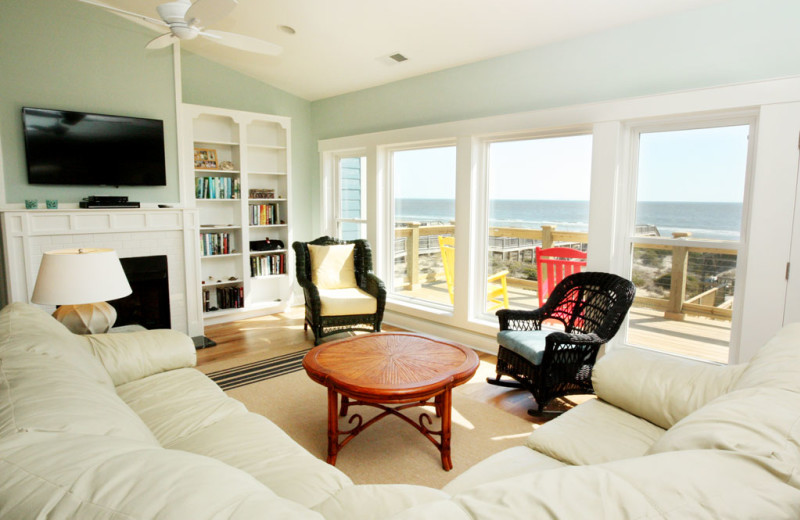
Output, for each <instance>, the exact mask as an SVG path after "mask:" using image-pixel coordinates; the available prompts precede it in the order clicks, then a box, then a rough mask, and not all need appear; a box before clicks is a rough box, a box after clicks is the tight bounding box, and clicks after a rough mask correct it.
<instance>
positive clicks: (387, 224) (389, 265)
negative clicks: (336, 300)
mask: <svg viewBox="0 0 800 520" xmlns="http://www.w3.org/2000/svg"><path fill="white" fill-rule="evenodd" d="M448 147H453V148H455V152H456V165H455V168H456V186H455V190H454V191H455V206H456V208H458V189H457V185H458V153H459V150H458V143H457V140H456V139H455V138H441V139H435V140H429V141H416V142H408V143H396V144H391V145H387V146H381V147H379V153H380V154H381V156H382V159H383V163H384V167H383V171H384V179H383V180H384V182H383V186H384V188H385V189H384V190H382V193H381V194H380V195H381V196H382V197H381V201H380V207H381V208H382V210H381V211H382V213H383V219H382V220H383V222H384V226H383V227H382V233H381V234H382V235H383V237H384V240H383V241H382V250H381V251H380V253H378V255H377V256H378V257H379V258H380V259H381V260H382V261H381V269H380V272H381V273H382V274H383V280H384V284H386V301H387V304H400V305H403V306H408V307H409V308H411V309H415V310H417V311H423V312H425V311H427V312H430V313H433V314H434V315H438V316H443V315H446V316H453V315H454V313H455V309H456V304H455V303H454V304H452V305H448V304H442V303H438V302H433V301H430V300H425V299H422V298H417V297H414V296H407V295H404V294H401V293H400V292H398V291H395V290H394V282H393V281H392V283H389V282H388V278H387V277H393V276H394V229H395V221H394V218H395V209H396V208H395V193H394V187H395V171H394V154H395V153H396V152H407V151H413V150H427V149H431V148H448ZM456 211H457V210H456ZM456 229H458V225H456ZM387 250H388V254H387V252H386V251H387ZM456 256H458V255H456ZM406 261H407V260H406ZM456 265H458V261H456Z"/></svg>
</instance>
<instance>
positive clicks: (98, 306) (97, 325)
mask: <svg viewBox="0 0 800 520" xmlns="http://www.w3.org/2000/svg"><path fill="white" fill-rule="evenodd" d="M53 317H54V318H55V319H57V320H58V321H60V322H61V323H63V324H64V326H65V327H67V328H68V329H69V330H70V331H72V332H73V333H75V334H103V333H106V332H108V329H110V328H111V326H112V325H114V322H115V321H117V310H116V309H115V308H114V307H112V306H111V305H109V304H108V303H106V302H97V303H84V304H81V305H62V306H61V307H59V308H58V309H56V312H54V313H53Z"/></svg>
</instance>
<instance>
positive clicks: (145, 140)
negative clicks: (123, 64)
mask: <svg viewBox="0 0 800 520" xmlns="http://www.w3.org/2000/svg"><path fill="white" fill-rule="evenodd" d="M22 123H23V130H24V132H25V157H26V159H27V164H28V182H29V183H30V184H79V185H88V186H166V184H167V173H166V159H165V154H164V122H163V121H161V120H159V119H145V118H140V117H128V116H114V115H103V114H90V113H86V112H70V111H67V110H49V109H43V108H27V107H26V108H23V109H22Z"/></svg>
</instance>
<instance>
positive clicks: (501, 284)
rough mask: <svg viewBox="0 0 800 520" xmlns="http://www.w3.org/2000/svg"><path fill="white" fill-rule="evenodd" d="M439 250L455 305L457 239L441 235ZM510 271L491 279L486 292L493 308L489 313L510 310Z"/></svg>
mask: <svg viewBox="0 0 800 520" xmlns="http://www.w3.org/2000/svg"><path fill="white" fill-rule="evenodd" d="M439 250H440V251H441V253H442V264H444V276H445V279H446V280H447V292H448V293H449V294H450V303H454V295H453V288H454V287H455V272H454V268H455V255H456V239H455V238H454V237H448V236H442V235H439ZM507 275H508V271H500V272H497V273H495V274H493V275H491V276H490V277H489V278H487V280H486V281H487V283H488V284H489V287H488V289H487V292H486V300H487V301H488V302H489V303H490V304H491V306H490V307H489V308H488V309H486V310H487V311H494V310H497V309H500V308H503V309H508V285H507V283H506V276H507Z"/></svg>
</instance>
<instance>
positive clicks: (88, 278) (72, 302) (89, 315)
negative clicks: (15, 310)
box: [31, 248, 132, 334]
mask: <svg viewBox="0 0 800 520" xmlns="http://www.w3.org/2000/svg"><path fill="white" fill-rule="evenodd" d="M131 292H132V290H131V286H130V284H129V283H128V278H127V277H126V276H125V271H123V269H122V264H121V263H120V261H119V257H117V252H116V251H114V250H113V249H88V248H87V249H61V250H57V251H47V252H46V253H45V254H44V256H42V263H41V264H40V266H39V274H38V275H37V277H36V285H35V286H34V288H33V296H32V297H31V301H32V302H33V303H40V304H43V305H60V307H59V308H58V309H56V311H55V312H54V313H53V317H54V318H56V319H57V320H58V321H60V322H61V323H63V324H64V325H66V327H67V328H68V329H70V330H71V331H72V332H74V333H76V334H100V333H104V332H108V330H109V329H110V328H111V326H112V325H114V321H116V319H117V311H116V310H115V309H114V307H112V306H111V305H109V304H108V303H106V302H107V300H116V299H118V298H122V297H124V296H127V295H129V294H131Z"/></svg>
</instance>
